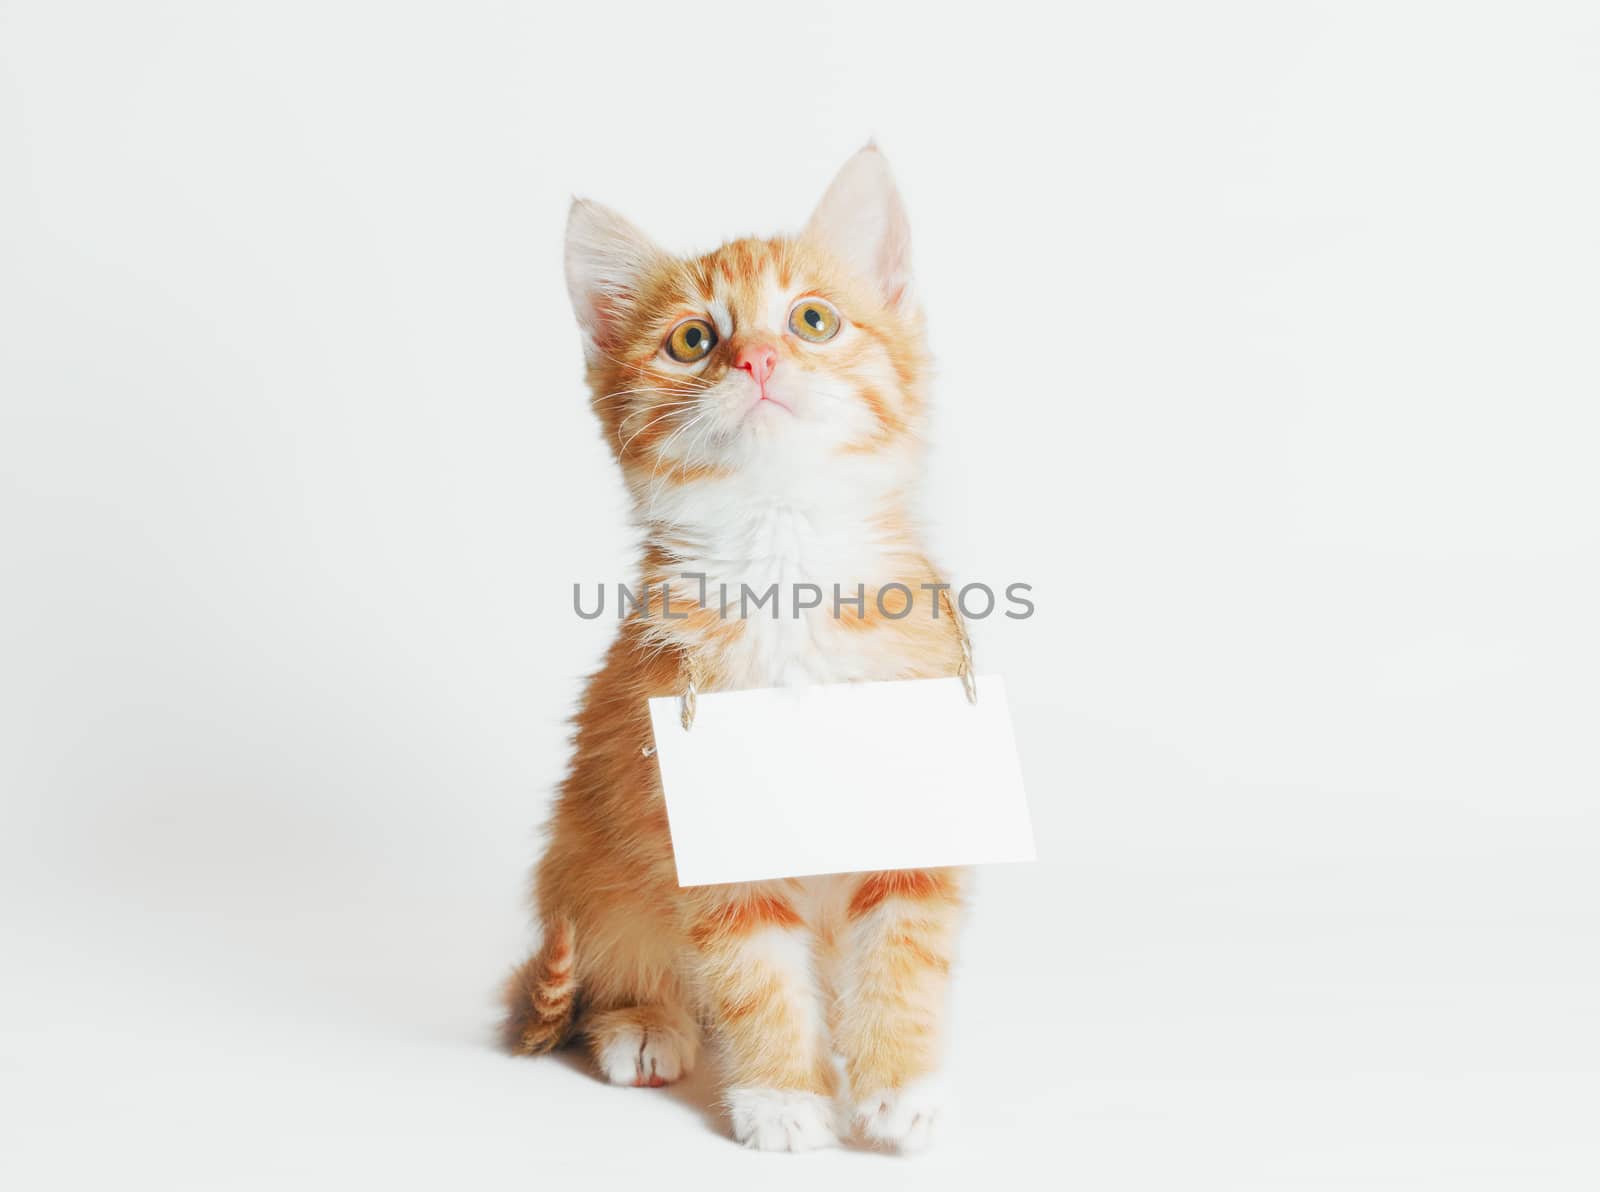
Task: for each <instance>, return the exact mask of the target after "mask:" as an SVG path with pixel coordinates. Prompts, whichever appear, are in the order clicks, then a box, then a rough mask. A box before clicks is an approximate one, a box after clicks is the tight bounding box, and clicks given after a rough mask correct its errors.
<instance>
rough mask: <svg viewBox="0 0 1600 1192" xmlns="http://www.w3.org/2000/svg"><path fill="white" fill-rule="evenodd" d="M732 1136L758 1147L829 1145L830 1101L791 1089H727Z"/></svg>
mask: <svg viewBox="0 0 1600 1192" xmlns="http://www.w3.org/2000/svg"><path fill="white" fill-rule="evenodd" d="M728 1114H729V1116H730V1117H732V1118H733V1136H734V1137H735V1138H737V1139H738V1140H739V1141H740V1142H742V1143H744V1144H745V1146H747V1147H753V1148H754V1149H755V1150H758V1151H814V1150H816V1149H817V1148H818V1147H824V1146H832V1145H833V1143H834V1141H835V1139H834V1133H833V1104H832V1102H830V1101H829V1100H828V1098H826V1097H824V1096H821V1095H820V1094H818V1093H802V1092H797V1091H795V1090H793V1089H729V1090H728Z"/></svg>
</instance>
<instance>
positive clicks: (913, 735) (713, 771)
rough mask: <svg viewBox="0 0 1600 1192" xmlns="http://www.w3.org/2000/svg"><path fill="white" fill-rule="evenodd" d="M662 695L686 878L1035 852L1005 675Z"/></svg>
mask: <svg viewBox="0 0 1600 1192" xmlns="http://www.w3.org/2000/svg"><path fill="white" fill-rule="evenodd" d="M679 712H680V705H679V701H678V699H677V698H676V697H664V698H660V699H652V700H651V701H650V722H651V725H652V726H653V728H654V730H655V744H656V758H657V759H658V760H659V762H660V764H661V781H662V786H663V789H664V790H665V791H666V797H667V817H668V819H669V820H670V821H671V826H672V848H673V852H674V853H675V854H676V856H677V861H678V884H679V885H681V886H706V885H715V884H718V883H721V882H743V881H757V880H761V879H766V878H779V877H798V876H802V875H805V874H818V873H855V872H862V871H866V870H876V869H916V868H922V867H926V866H936V865H976V864H982V863H986V862H994V861H1031V860H1033V859H1034V852H1033V828H1032V825H1031V824H1030V823H1029V820H1028V804H1027V799H1026V797H1025V796H1024V795H1023V791H1022V771H1021V768H1020V767H1019V766H1018V764H1017V748H1016V741H1015V739H1014V737H1013V736H1012V732H1011V713H1010V711H1009V709H1008V708H1007V705H1006V688H1005V683H1004V682H1002V681H1001V680H1000V679H999V678H998V677H996V676H994V675H986V676H983V677H982V678H980V679H979V680H978V702H977V703H976V704H973V703H969V702H968V701H967V698H966V693H965V692H964V691H963V690H962V686H961V680H960V679H910V680H904V681H900V682H892V683H847V684H839V685H829V686H821V687H796V688H764V689H761V690H756V691H726V692H717V693H714V694H710V695H701V696H700V697H699V701H698V707H697V709H696V712H695V719H694V727H693V728H691V729H688V730H685V729H684V727H683V725H682V724H681V723H680V720H679Z"/></svg>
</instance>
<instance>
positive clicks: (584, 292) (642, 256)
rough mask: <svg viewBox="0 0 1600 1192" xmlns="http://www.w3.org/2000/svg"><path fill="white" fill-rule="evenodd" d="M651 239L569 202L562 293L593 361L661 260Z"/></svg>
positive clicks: (601, 211) (611, 216)
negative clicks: (565, 273)
mask: <svg viewBox="0 0 1600 1192" xmlns="http://www.w3.org/2000/svg"><path fill="white" fill-rule="evenodd" d="M664 255H665V254H663V253H662V251H661V250H660V249H659V248H657V247H656V246H655V245H654V244H652V243H651V242H650V238H649V237H648V236H646V235H645V234H644V233H643V232H641V231H640V230H639V229H638V228H636V227H634V226H633V225H632V224H631V223H629V222H628V221H627V220H625V219H623V218H622V216H620V215H618V214H617V213H616V212H615V211H613V210H611V208H609V207H603V206H601V205H600V204H599V203H592V202H590V201H589V200H588V199H573V200H572V209H571V210H570V211H568V212H567V293H568V294H569V295H571V297H572V310H573V313H574V314H576V315H577V316H578V326H579V327H581V328H582V329H583V349H584V352H585V353H586V354H588V355H589V356H591V357H593V356H594V355H595V354H596V353H599V354H602V355H603V354H604V353H605V352H607V351H609V350H611V348H612V347H613V346H614V344H613V338H614V335H615V332H616V325H617V322H618V320H619V319H620V318H621V317H622V315H623V314H624V313H625V312H626V311H627V308H628V304H629V303H630V302H631V301H633V299H634V298H635V297H636V296H637V295H638V293H639V287H640V284H641V283H642V281H643V279H644V276H645V274H646V273H647V272H648V271H649V270H650V269H651V268H652V267H653V266H654V265H656V264H658V263H659V262H660V261H662V260H663V259H664Z"/></svg>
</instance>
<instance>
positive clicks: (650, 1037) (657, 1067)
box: [595, 1026, 694, 1086]
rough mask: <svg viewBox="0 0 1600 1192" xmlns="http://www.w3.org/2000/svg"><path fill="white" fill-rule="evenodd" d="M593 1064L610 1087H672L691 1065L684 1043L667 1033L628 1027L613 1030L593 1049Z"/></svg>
mask: <svg viewBox="0 0 1600 1192" xmlns="http://www.w3.org/2000/svg"><path fill="white" fill-rule="evenodd" d="M595 1062H596V1063H598V1064H599V1065H600V1071H601V1074H602V1075H604V1076H605V1078H606V1079H607V1080H609V1081H610V1082H611V1083H612V1084H623V1085H634V1086H650V1085H651V1082H652V1081H654V1082H655V1083H656V1084H671V1083H672V1082H673V1081H675V1080H677V1079H679V1078H680V1077H682V1076H684V1075H685V1074H686V1073H687V1072H688V1070H689V1067H690V1066H691V1065H692V1064H693V1062H694V1056H693V1055H692V1054H690V1053H688V1051H687V1049H686V1047H685V1045H684V1043H683V1041H682V1040H681V1039H679V1038H678V1036H677V1035H676V1034H674V1033H672V1032H669V1031H660V1030H651V1031H646V1030H645V1029H644V1028H643V1027H637V1026H631V1027H625V1028H622V1029H618V1030H616V1031H615V1032H614V1033H612V1034H610V1035H609V1037H608V1038H607V1039H606V1040H605V1042H604V1043H602V1044H601V1045H600V1046H599V1047H597V1048H596V1049H595Z"/></svg>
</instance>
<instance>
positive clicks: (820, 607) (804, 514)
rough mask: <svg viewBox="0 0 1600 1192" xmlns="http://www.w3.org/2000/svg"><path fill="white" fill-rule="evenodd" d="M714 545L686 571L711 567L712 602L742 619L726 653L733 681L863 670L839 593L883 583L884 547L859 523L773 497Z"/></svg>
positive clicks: (811, 678) (754, 683) (771, 681)
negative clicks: (841, 620)
mask: <svg viewBox="0 0 1600 1192" xmlns="http://www.w3.org/2000/svg"><path fill="white" fill-rule="evenodd" d="M707 545H708V547H709V549H708V550H707V551H706V556H705V558H703V559H702V560H700V561H699V562H698V564H697V565H691V564H686V565H685V570H686V571H687V570H690V569H691V568H692V567H693V568H694V569H698V570H701V571H703V572H704V573H705V574H706V576H707V587H708V592H707V596H708V598H709V600H710V601H711V602H712V603H713V604H715V603H718V602H723V603H724V607H725V609H726V612H727V615H728V617H729V618H730V619H734V618H736V619H738V621H739V623H740V633H739V634H738V635H737V636H736V637H734V638H733V639H732V640H731V641H730V642H729V644H728V645H727V647H726V649H725V652H724V658H723V666H724V668H725V669H726V670H727V671H728V672H729V676H730V679H731V680H732V682H733V684H734V685H736V686H740V687H769V686H783V685H790V684H796V683H808V682H809V683H828V682H841V681H844V680H848V679H853V678H860V677H862V675H863V664H864V661H865V660H864V659H863V658H862V657H861V656H860V655H861V651H860V650H859V649H855V648H852V645H851V642H850V641H849V638H848V637H847V636H846V635H844V634H841V633H840V632H838V619H837V616H836V611H837V607H838V606H837V605H836V598H837V599H843V600H853V598H854V597H855V595H856V594H857V590H858V585H864V586H865V587H866V589H867V590H869V591H870V590H871V589H872V588H873V587H874V586H875V583H876V582H882V581H881V580H878V579H877V576H878V572H879V570H880V569H881V567H882V565H883V563H882V559H881V558H880V552H879V551H878V549H877V547H876V544H875V543H874V542H873V541H872V537H871V535H870V533H868V532H867V531H866V529H865V527H864V526H863V525H862V524H861V523H860V522H859V521H854V522H852V521H847V520H844V519H830V518H827V517H823V516H819V515H817V514H816V513H814V512H812V511H810V510H807V509H803V508H799V507H796V506H792V505H770V506H766V507H762V508H756V509H752V510H750V511H748V512H746V513H745V514H744V515H743V516H740V517H736V518H730V519H729V522H728V524H727V525H726V526H725V527H723V529H722V532H721V533H720V534H718V535H716V536H714V537H713V538H712V539H711V541H710V542H708V544H707ZM868 598H869V599H870V596H869V597H868ZM851 607H854V606H853V605H846V606H845V608H846V611H847V612H848V609H849V608H851ZM852 636H856V637H859V636H860V635H859V634H857V635H852Z"/></svg>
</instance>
